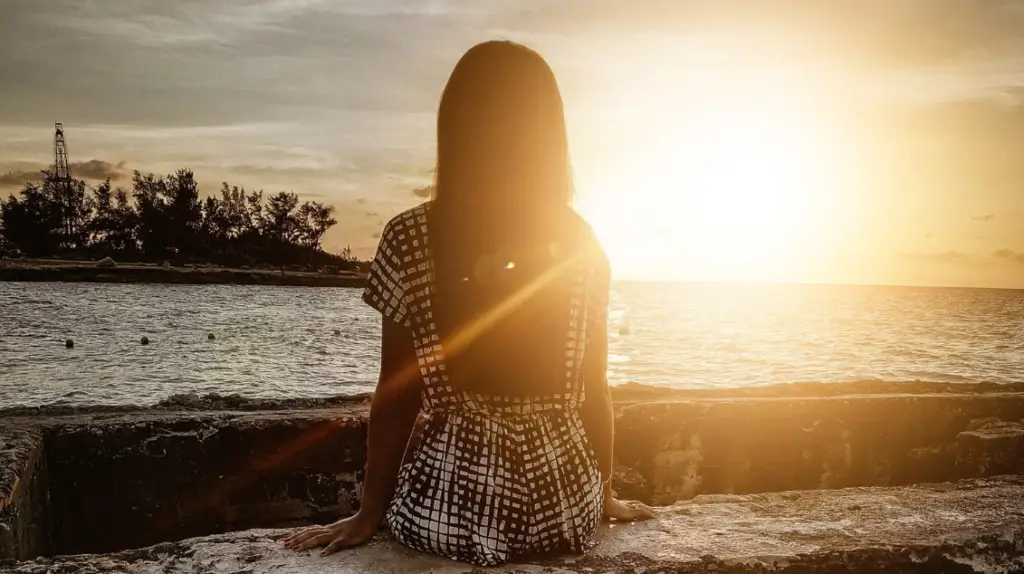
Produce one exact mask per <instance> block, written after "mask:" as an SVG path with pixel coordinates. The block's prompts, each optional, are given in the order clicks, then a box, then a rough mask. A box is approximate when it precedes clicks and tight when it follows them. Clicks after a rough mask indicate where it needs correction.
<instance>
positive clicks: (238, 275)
mask: <svg viewBox="0 0 1024 574" xmlns="http://www.w3.org/2000/svg"><path fill="white" fill-rule="evenodd" d="M15 281H18V282H25V283H39V282H55V283H160V284H168V285H271V286H290V287H345V288H361V287H363V286H364V285H365V282H366V279H365V275H363V274H362V273H360V272H356V271H339V272H337V273H318V272H311V271H296V270H287V271H280V270H273V269H241V268H229V267H213V266H198V265H193V266H188V267H171V266H166V265H165V266H159V265H156V264H144V263H125V264H117V265H116V266H113V267H101V266H99V265H97V264H96V263H89V262H84V261H62V260H46V261H45V262H40V261H25V262H20V261H3V262H0V282H15Z"/></svg>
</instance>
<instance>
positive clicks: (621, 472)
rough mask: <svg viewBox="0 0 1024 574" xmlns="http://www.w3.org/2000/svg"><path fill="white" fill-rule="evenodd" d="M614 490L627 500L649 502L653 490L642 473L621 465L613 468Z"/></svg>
mask: <svg viewBox="0 0 1024 574" xmlns="http://www.w3.org/2000/svg"><path fill="white" fill-rule="evenodd" d="M612 490H613V491H614V492H615V496H617V497H618V498H621V499H625V500H641V501H649V500H650V499H651V494H652V492H653V489H652V488H651V485H650V484H649V483H648V482H647V479H645V478H644V476H643V475H642V474H640V472H638V471H637V470H636V469H635V468H630V467H628V466H624V465H621V464H617V465H615V467H614V468H612Z"/></svg>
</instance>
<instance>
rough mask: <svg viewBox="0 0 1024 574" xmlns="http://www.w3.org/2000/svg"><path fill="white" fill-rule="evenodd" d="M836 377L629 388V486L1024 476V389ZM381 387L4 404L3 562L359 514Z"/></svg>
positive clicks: (623, 461) (623, 394)
mask: <svg viewBox="0 0 1024 574" xmlns="http://www.w3.org/2000/svg"><path fill="white" fill-rule="evenodd" d="M893 386H895V385H893ZM821 387H831V385H820V386H818V388H821ZM836 387H838V388H840V389H846V390H847V391H848V394H838V395H836V394H835V392H836V391H835V390H834V389H831V388H829V389H828V390H827V391H824V392H825V394H826V396H816V395H814V394H811V393H809V392H808V391H810V390H815V387H813V386H803V387H800V386H793V385H788V386H787V385H781V386H778V387H765V388H761V389H758V390H756V392H755V391H753V390H745V391H743V392H744V393H747V394H750V393H753V394H754V395H755V396H736V394H737V393H738V391H736V390H724V391H720V392H719V393H718V394H717V395H714V394H709V392H700V393H693V392H676V391H670V390H659V389H650V388H643V387H631V388H628V389H617V390H616V391H615V395H616V396H615V399H616V403H617V404H616V412H617V415H616V416H617V420H616V426H617V433H616V455H617V458H618V461H617V462H618V466H617V467H616V476H615V478H614V485H615V488H616V489H617V490H618V491H619V493H620V494H621V495H622V496H624V497H627V498H637V499H642V500H648V501H651V502H654V503H656V504H662V505H670V504H673V503H675V502H677V501H680V500H687V499H690V498H693V497H695V496H701V495H709V494H730V495H741V494H754V493H765V492H779V491H791V490H811V489H836V488H846V487H863V486H903V485H909V484H915V483H926V482H944V481H952V480H959V479H968V478H983V477H988V476H996V475H1004V474H1020V475H1024V425H1022V424H1021V422H1020V421H1021V419H1024V393H1020V392H1008V391H1009V390H1010V389H1011V387H1006V388H1005V390H1003V391H1002V392H977V389H975V388H974V387H970V388H969V389H971V390H967V389H965V390H964V392H945V389H944V387H936V386H934V385H919V384H914V383H907V387H906V390H907V392H905V393H878V394H865V392H864V391H867V390H881V389H879V388H877V385H874V384H871V385H868V386H867V387H863V386H860V385H857V384H853V385H836ZM798 390H799V391H800V392H797V391H798ZM822 390H823V389H822ZM855 391H861V392H859V393H855ZM366 399H367V397H357V398H335V399H302V400H295V401H250V400H245V399H242V398H240V397H220V396H217V397H196V396H181V397H176V398H173V399H171V400H168V401H166V402H164V403H161V404H160V405H157V406H155V407H152V408H138V407H118V408H110V407H97V408H92V407H90V408H82V409H71V410H69V409H67V408H66V407H61V408H59V409H18V410H8V411H0V441H3V442H4V443H5V445H6V446H2V447H0V558H15V559H29V558H34V557H37V556H44V555H53V554H79V553H110V552H116V551H120V550H123V549H127V548H141V547H146V546H150V545H152V544H158V543H161V542H171V541H175V540H182V539H186V538H192V537H197V536H207V535H215V534H219V533H224V532H230V531H241V530H248V529H252V528H281V527H289V526H296V525H301V524H308V523H310V522H326V521H330V520H333V519H335V518H337V517H339V516H343V515H347V514H349V513H351V512H353V511H354V510H356V509H357V508H358V504H359V493H360V489H361V486H362V485H361V481H362V478H361V469H362V467H363V464H364V457H365V452H364V451H365V440H366V414H367V407H368V401H367V400H366ZM275 409H287V410H275ZM97 519H99V520H102V522H103V528H97V527H96V521H97Z"/></svg>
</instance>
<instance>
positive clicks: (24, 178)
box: [0, 170, 43, 187]
mask: <svg viewBox="0 0 1024 574" xmlns="http://www.w3.org/2000/svg"><path fill="white" fill-rule="evenodd" d="M40 181H43V174H42V173H40V172H39V170H35V171H31V170H30V171H22V170H17V171H15V170H12V171H9V172H7V173H5V174H0V187H21V186H23V185H25V184H26V183H37V182H40Z"/></svg>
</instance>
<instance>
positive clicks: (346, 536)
mask: <svg viewBox="0 0 1024 574" xmlns="http://www.w3.org/2000/svg"><path fill="white" fill-rule="evenodd" d="M382 331H383V335H382V337H381V361H380V363H381V364H380V378H379V380H378V382H377V390H376V391H375V392H374V394H373V402H372V403H371V405H370V420H369V428H368V430H367V435H368V437H367V453H366V458H367V461H366V476H365V477H364V479H363V498H362V501H361V503H360V507H359V512H357V513H356V514H355V515H354V516H352V517H350V518H346V519H343V520H339V521H338V522H335V523H334V524H331V525H329V526H313V527H309V528H306V529H303V530H301V531H299V532H297V533H295V534H293V535H291V536H289V537H288V538H286V539H285V543H284V544H285V546H286V547H288V548H295V549H296V550H305V549H307V548H312V547H314V546H321V545H323V544H328V546H327V548H326V549H324V554H330V553H331V552H334V551H336V550H339V549H341V548H347V547H351V546H358V545H360V544H363V543H365V542H367V541H368V540H369V539H370V538H372V537H373V535H374V534H375V533H376V531H377V528H378V527H379V526H380V523H381V521H382V520H383V519H384V513H385V512H386V511H387V507H388V503H390V501H391V497H392V495H393V494H394V492H395V486H396V484H397V482H398V470H399V468H400V466H401V464H402V458H403V457H404V456H405V449H406V445H407V444H408V443H409V437H410V436H411V435H412V431H413V427H414V426H415V424H416V417H417V415H418V414H419V411H420V405H421V400H422V399H421V391H422V386H423V382H422V379H421V378H420V372H419V368H418V366H417V364H416V354H415V350H414V348H413V341H412V333H411V332H410V331H409V328H407V327H404V326H402V325H399V324H398V323H396V322H394V321H393V320H391V319H389V318H384V325H383V329H382Z"/></svg>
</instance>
